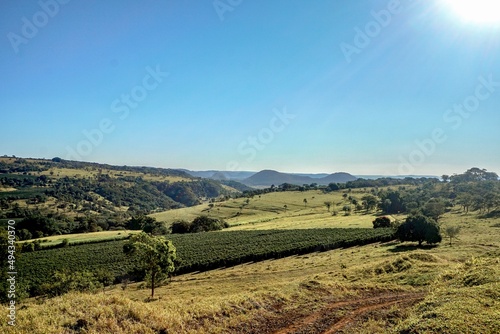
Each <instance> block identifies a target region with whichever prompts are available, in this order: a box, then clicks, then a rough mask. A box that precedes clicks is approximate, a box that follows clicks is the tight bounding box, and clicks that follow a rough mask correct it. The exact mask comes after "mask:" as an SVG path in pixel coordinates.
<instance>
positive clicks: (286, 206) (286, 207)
mask: <svg viewBox="0 0 500 334" xmlns="http://www.w3.org/2000/svg"><path fill="white" fill-rule="evenodd" d="M283 207H284V208H285V212H286V210H287V209H288V205H286V204H285V205H283Z"/></svg>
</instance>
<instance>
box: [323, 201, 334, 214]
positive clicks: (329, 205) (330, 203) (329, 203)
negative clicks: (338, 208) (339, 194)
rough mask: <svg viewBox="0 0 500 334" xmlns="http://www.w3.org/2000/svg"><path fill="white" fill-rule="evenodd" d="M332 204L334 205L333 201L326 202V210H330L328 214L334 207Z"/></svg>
mask: <svg viewBox="0 0 500 334" xmlns="http://www.w3.org/2000/svg"><path fill="white" fill-rule="evenodd" d="M332 204H333V203H332V202H331V201H326V202H325V206H326V208H327V209H328V212H330V208H331V207H332Z"/></svg>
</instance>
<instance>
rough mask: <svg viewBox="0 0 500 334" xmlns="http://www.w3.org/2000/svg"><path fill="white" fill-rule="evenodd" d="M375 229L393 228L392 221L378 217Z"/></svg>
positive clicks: (375, 221) (374, 225)
mask: <svg viewBox="0 0 500 334" xmlns="http://www.w3.org/2000/svg"><path fill="white" fill-rule="evenodd" d="M372 223H373V228H381V227H391V220H390V219H389V218H388V217H385V216H384V217H377V218H376V219H375V220H374V221H373V222H372Z"/></svg>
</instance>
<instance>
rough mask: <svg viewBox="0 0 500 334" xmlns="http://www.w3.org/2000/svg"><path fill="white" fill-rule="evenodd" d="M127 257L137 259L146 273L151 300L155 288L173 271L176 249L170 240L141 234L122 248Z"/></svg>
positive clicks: (132, 238)
mask: <svg viewBox="0 0 500 334" xmlns="http://www.w3.org/2000/svg"><path fill="white" fill-rule="evenodd" d="M123 251H124V252H125V254H127V255H129V256H135V257H137V258H138V260H139V263H141V264H142V268H140V269H143V270H145V271H146V280H147V281H149V282H150V284H151V298H154V293H155V287H156V286H157V284H158V283H161V282H162V281H164V280H165V279H166V278H168V275H169V273H171V272H173V271H174V269H175V266H174V260H175V259H176V256H177V255H176V249H175V247H174V245H173V244H172V242H171V241H170V240H165V239H164V238H163V237H160V236H151V235H149V234H147V233H144V232H141V233H139V234H136V235H134V236H133V237H131V238H130V240H129V241H128V242H127V243H126V244H125V245H124V246H123Z"/></svg>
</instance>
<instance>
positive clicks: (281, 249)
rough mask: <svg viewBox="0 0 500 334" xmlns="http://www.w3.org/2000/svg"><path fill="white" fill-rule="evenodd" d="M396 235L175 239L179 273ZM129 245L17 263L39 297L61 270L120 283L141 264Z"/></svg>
mask: <svg viewBox="0 0 500 334" xmlns="http://www.w3.org/2000/svg"><path fill="white" fill-rule="evenodd" d="M392 238H393V230H392V229H310V230H266V231H224V232H209V233H196V234H183V235H169V236H168V239H169V240H172V243H173V244H174V246H175V247H176V248H177V265H176V273H177V274H181V273H187V272H193V271H201V270H209V269H214V268H219V267H225V266H232V265H237V264H240V263H245V262H251V261H261V260H265V259H270V258H279V257H284V256H290V255H294V254H306V253H310V252H315V251H325V250H330V249H335V248H342V247H351V246H356V245H365V244H368V243H373V242H381V241H389V240H391V239H392ZM125 242H126V241H109V242H101V243H94V244H83V245H78V246H72V247H66V248H58V249H48V250H40V251H36V252H31V253H23V254H22V256H21V257H20V258H19V260H18V262H17V266H18V268H17V269H18V273H19V275H20V279H21V281H22V282H23V284H24V285H25V286H29V287H30V291H31V294H36V291H37V287H39V286H40V285H41V284H43V283H48V282H50V280H51V276H52V274H53V273H54V272H55V271H56V270H65V269H67V270H71V271H92V272H98V271H106V272H109V273H111V274H112V275H113V276H114V277H115V279H116V281H117V282H119V281H120V279H121V278H124V277H127V276H128V275H130V274H131V273H133V272H134V269H135V268H136V267H137V263H134V261H133V260H131V259H130V258H127V257H126V256H125V255H124V254H123V245H124V244H125Z"/></svg>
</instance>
